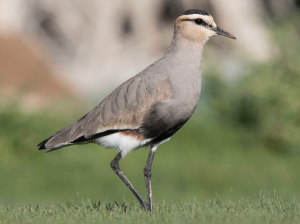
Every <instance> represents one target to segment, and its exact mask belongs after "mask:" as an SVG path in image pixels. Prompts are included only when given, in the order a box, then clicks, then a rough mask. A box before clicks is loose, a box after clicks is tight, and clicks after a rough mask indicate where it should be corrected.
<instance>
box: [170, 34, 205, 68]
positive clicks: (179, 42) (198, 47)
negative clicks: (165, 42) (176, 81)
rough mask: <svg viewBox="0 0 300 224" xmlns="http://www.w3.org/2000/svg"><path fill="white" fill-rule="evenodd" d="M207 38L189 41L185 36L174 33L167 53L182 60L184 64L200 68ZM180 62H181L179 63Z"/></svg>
mask: <svg viewBox="0 0 300 224" xmlns="http://www.w3.org/2000/svg"><path fill="white" fill-rule="evenodd" d="M206 41H207V40H199V41H197V42H196V41H191V40H189V39H187V38H184V37H182V36H180V34H174V36H173V40H172V43H171V46H170V48H169V51H168V53H167V55H170V56H172V57H173V58H174V59H176V60H178V63H180V62H179V61H181V62H183V63H184V64H185V65H189V66H193V67H196V68H198V69H199V70H200V68H201V61H202V52H203V47H204V45H205V43H206ZM180 64H181V63H180Z"/></svg>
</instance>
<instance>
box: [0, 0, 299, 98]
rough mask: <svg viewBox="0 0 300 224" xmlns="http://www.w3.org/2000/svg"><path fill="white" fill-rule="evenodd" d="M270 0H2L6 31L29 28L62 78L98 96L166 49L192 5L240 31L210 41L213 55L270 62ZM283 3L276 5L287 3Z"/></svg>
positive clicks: (0, 17) (0, 24)
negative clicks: (177, 22) (176, 23)
mask: <svg viewBox="0 0 300 224" xmlns="http://www.w3.org/2000/svg"><path fill="white" fill-rule="evenodd" d="M263 1H268V0H256V1H251V0H245V1H238V0H228V1H216V0H213V1H209V0H203V1H197V0H174V1H170V0H145V1H138V0H123V1H120V0H117V1H109V2H108V1H104V0H85V1H83V0H73V1H66V0H60V1H57V0H2V1H1V2H0V30H1V32H4V33H17V34H18V35H19V36H20V37H21V36H22V35H24V34H25V35H26V36H27V37H29V38H31V40H32V41H31V42H37V43H38V44H39V45H42V46H43V49H44V50H45V52H44V53H45V55H48V58H50V62H49V63H48V64H53V65H54V69H55V70H59V73H60V74H61V76H60V79H61V80H66V81H67V82H68V83H69V85H71V86H72V87H73V88H74V89H75V90H76V92H77V94H78V95H80V96H86V97H89V98H90V97H91V96H92V97H94V98H97V99H98V100H99V99H101V96H99V94H100V95H105V94H107V93H109V92H110V91H111V90H112V89H113V88H115V87H116V86H117V85H118V84H120V83H121V82H122V81H125V80H127V79H128V78H130V77H131V76H133V75H135V74H137V73H138V72H140V71H141V70H142V69H144V68H145V67H146V66H147V65H149V64H150V63H152V62H154V61H155V60H157V59H159V58H160V57H161V56H162V55H163V54H164V53H165V52H166V50H167V48H168V47H169V44H170V40H171V38H172V35H173V23H174V19H175V18H176V17H177V16H178V15H179V13H181V12H182V11H184V10H186V9H188V8H201V9H203V10H207V11H208V12H209V13H211V14H213V16H214V17H215V19H216V21H217V22H218V24H219V25H220V26H221V27H224V29H227V30H228V31H230V32H232V33H234V34H235V35H236V36H237V37H238V41H236V42H235V43H234V44H233V42H230V41H226V40H224V39H221V38H220V39H218V42H217V41H211V42H210V43H209V46H213V47H214V46H217V47H215V49H214V51H215V52H216V53H215V54H212V58H217V57H218V60H219V62H220V64H219V66H221V67H226V61H230V66H229V67H232V66H231V65H232V64H234V63H236V64H238V63H240V58H243V60H252V61H256V62H264V61H266V60H268V59H269V58H270V57H272V55H273V54H272V49H273V46H272V42H271V40H270V38H269V36H268V28H267V26H266V24H265V23H264V22H263V19H262V17H261V16H260V15H261V14H263V13H264V10H265V8H264V7H263V6H262V5H263V4H262V2H263ZM283 2H284V1H283V0H276V4H275V3H274V4H273V3H272V5H274V7H275V9H276V8H280V5H282V4H283ZM288 2H292V0H289V1H288ZM293 4H294V3H293ZM293 4H284V5H285V6H286V8H289V7H292V6H293ZM272 7H273V6H272ZM220 43H221V45H222V48H223V49H224V48H226V46H227V45H230V46H231V49H232V50H231V52H233V53H231V55H230V53H228V52H227V53H226V52H225V51H222V50H221V49H222V48H221V47H218V45H219V46H220ZM234 46H235V49H233V48H232V47H234ZM237 58H238V60H237ZM224 64H225V65H224ZM227 67H228V66H227ZM234 67H238V66H234ZM230 71H231V70H230ZM40 75H41V76H42V74H40Z"/></svg>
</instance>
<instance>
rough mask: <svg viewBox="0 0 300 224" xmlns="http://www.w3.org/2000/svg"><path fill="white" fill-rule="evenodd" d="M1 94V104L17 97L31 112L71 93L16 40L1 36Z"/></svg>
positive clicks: (35, 56)
mask: <svg viewBox="0 0 300 224" xmlns="http://www.w3.org/2000/svg"><path fill="white" fill-rule="evenodd" d="M0 95H1V101H5V100H9V99H11V98H15V97H17V96H18V97H19V99H20V100H21V102H22V104H23V105H24V106H25V107H28V108H32V109H34V108H39V107H41V106H43V105H45V104H47V103H49V102H51V101H53V100H63V99H67V98H70V97H71V96H72V95H73V94H72V91H71V88H70V87H69V86H68V85H67V84H66V83H63V82H59V81H58V79H56V78H55V75H54V71H53V70H52V69H50V68H49V66H48V65H46V64H45V63H44V62H43V61H42V60H41V59H40V57H38V56H37V55H36V54H35V53H34V52H33V51H32V50H31V49H30V48H29V47H28V46H27V45H26V44H25V43H24V42H23V41H22V40H21V39H20V38H19V37H17V36H9V37H7V36H2V35H0Z"/></svg>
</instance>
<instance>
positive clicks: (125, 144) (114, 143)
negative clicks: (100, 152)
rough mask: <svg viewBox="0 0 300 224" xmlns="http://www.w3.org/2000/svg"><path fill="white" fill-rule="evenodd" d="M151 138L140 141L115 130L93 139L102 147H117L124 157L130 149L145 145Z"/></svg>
mask: <svg viewBox="0 0 300 224" xmlns="http://www.w3.org/2000/svg"><path fill="white" fill-rule="evenodd" d="M151 140H152V139H146V140H143V141H141V140H138V139H134V138H132V137H130V136H126V135H122V134H120V133H118V132H117V133H114V134H111V135H107V136H104V137H101V138H97V139H95V140H94V141H95V143H97V144H99V145H102V146H104V147H108V148H114V149H117V150H118V151H119V152H121V155H122V157H125V156H126V155H127V154H128V153H130V152H131V151H132V150H135V149H138V148H140V147H143V146H145V145H146V144H147V143H149V142H150V141H151Z"/></svg>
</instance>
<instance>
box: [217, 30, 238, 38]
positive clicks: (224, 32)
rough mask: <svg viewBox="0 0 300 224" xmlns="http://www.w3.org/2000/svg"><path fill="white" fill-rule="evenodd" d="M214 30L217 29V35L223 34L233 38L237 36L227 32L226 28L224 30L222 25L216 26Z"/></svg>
mask: <svg viewBox="0 0 300 224" xmlns="http://www.w3.org/2000/svg"><path fill="white" fill-rule="evenodd" d="M212 30H213V31H215V32H216V34H217V35H222V36H225V37H229V38H231V39H236V37H235V36H233V35H232V34H231V33H228V32H226V31H225V30H222V29H221V28H220V27H216V28H214V29H212Z"/></svg>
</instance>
